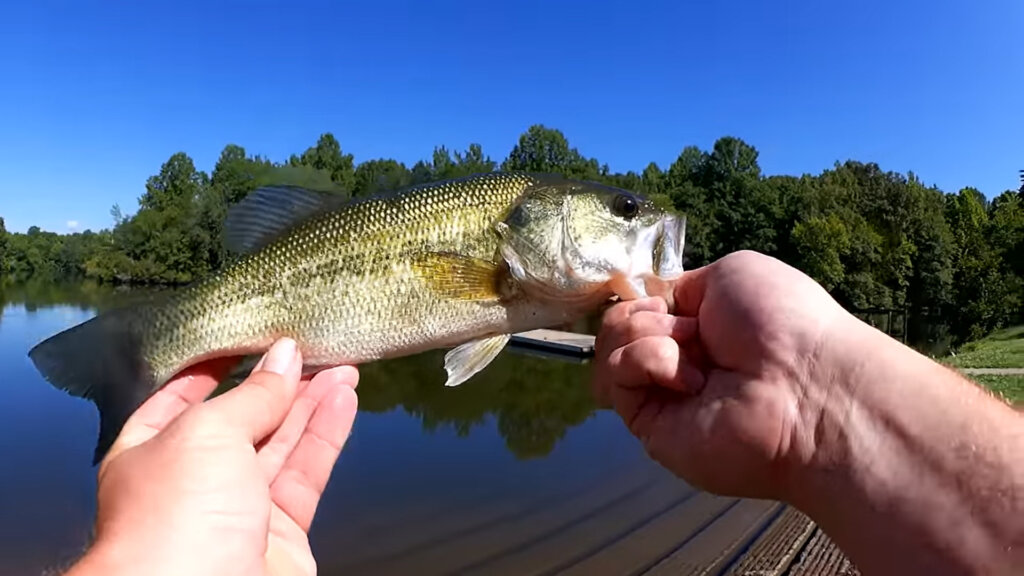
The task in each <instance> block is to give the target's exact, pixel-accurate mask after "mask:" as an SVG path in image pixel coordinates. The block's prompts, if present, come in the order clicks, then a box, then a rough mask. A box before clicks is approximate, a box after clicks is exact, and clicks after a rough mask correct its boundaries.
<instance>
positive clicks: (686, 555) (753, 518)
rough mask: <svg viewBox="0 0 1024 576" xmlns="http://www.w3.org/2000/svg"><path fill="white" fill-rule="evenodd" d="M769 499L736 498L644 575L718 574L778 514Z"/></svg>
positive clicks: (775, 505)
mask: <svg viewBox="0 0 1024 576" xmlns="http://www.w3.org/2000/svg"><path fill="white" fill-rule="evenodd" d="M781 507H782V505H781V504H779V503H778V502H774V501H771V500H739V501H737V502H736V503H735V504H734V505H733V506H730V507H729V508H728V509H727V510H726V511H725V512H724V513H723V514H721V516H720V517H718V518H715V519H714V521H712V522H710V523H709V524H708V525H707V526H706V527H705V528H704V529H703V530H700V531H699V532H698V533H697V534H696V535H694V536H693V537H692V538H688V539H685V540H682V542H683V544H682V546H679V547H678V549H677V550H676V551H675V552H673V553H672V554H671V555H669V556H668V557H665V558H664V560H662V561H660V562H658V563H657V564H655V565H654V566H653V567H652V568H651V569H650V570H648V571H647V572H645V573H644V575H645V576H667V575H670V574H671V575H673V576H679V575H682V574H687V575H691V574H693V575H696V574H700V575H706V574H718V573H719V572H721V571H722V570H723V569H724V568H725V567H726V566H727V565H728V564H729V563H731V562H732V561H733V560H734V559H735V558H736V557H737V556H738V555H739V554H740V553H741V552H742V551H743V548H744V547H745V546H746V545H747V544H748V543H749V542H751V541H752V540H754V539H755V538H756V537H757V535H758V534H759V533H760V532H761V530H762V529H763V528H764V527H765V526H766V525H768V524H769V523H770V522H771V521H772V520H773V519H774V518H775V517H776V515H777V514H778V512H779V510H780V509H781Z"/></svg>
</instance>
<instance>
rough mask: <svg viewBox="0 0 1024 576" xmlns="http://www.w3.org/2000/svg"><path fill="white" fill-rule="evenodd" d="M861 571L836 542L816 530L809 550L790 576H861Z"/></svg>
mask: <svg viewBox="0 0 1024 576" xmlns="http://www.w3.org/2000/svg"><path fill="white" fill-rule="evenodd" d="M859 575H860V571H859V570H858V569H857V567H856V566H854V565H853V563H852V562H850V560H849V559H848V558H847V557H846V555H845V554H843V552H842V551H841V550H840V549H839V547H838V546H836V544H835V542H833V541H832V539H831V538H829V537H828V535H827V534H825V532H824V531H822V529H821V528H815V530H814V536H813V537H812V538H811V541H810V543H809V544H808V545H807V549H806V550H804V552H803V553H802V554H801V555H800V560H799V562H797V564H796V565H795V566H793V569H792V570H791V571H790V572H789V576H859Z"/></svg>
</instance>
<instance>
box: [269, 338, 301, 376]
mask: <svg viewBox="0 0 1024 576" xmlns="http://www.w3.org/2000/svg"><path fill="white" fill-rule="evenodd" d="M293 358H295V341H294V340H292V339H291V338H281V339H280V340H278V341H277V342H275V343H274V345H273V346H271V347H270V350H268V351H267V355H266V356H265V357H264V359H263V369H264V370H266V371H268V372H274V373H275V374H284V373H285V371H286V370H288V367H289V366H290V365H291V363H292V359H293Z"/></svg>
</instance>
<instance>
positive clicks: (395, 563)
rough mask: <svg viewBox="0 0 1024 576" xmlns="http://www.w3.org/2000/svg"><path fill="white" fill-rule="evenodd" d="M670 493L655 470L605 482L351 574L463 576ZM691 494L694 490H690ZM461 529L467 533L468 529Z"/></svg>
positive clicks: (674, 487) (435, 540) (353, 569)
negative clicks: (613, 509) (592, 519)
mask: <svg viewBox="0 0 1024 576" xmlns="http://www.w3.org/2000/svg"><path fill="white" fill-rule="evenodd" d="M670 489H671V490H675V491H678V490H679V487H678V486H677V485H671V484H670V483H669V482H668V479H667V477H666V475H665V474H662V473H660V471H657V470H654V471H653V474H652V473H651V472H647V473H640V474H631V475H629V477H627V478H621V479H617V480H616V479H606V480H605V481H602V482H600V483H595V485H594V486H593V487H591V488H590V489H588V490H581V491H580V492H579V493H578V494H575V495H572V496H568V497H566V498H563V499H562V500H560V501H558V502H549V503H547V505H545V506H543V507H540V508H533V509H530V510H527V511H524V512H522V513H519V514H512V515H507V516H506V517H505V518H503V519H502V521H500V522H494V521H487V522H486V524H485V525H483V526H479V527H478V528H477V529H473V530H465V529H463V530H459V531H458V533H452V532H449V533H448V537H445V538H437V537H436V532H435V531H434V530H431V531H430V532H431V534H432V535H434V538H431V541H430V545H427V546H424V545H422V544H421V545H417V546H414V547H412V548H410V549H407V550H404V551H401V552H396V553H394V554H391V555H389V556H388V557H386V558H379V559H377V561H375V562H373V563H372V569H370V567H369V566H366V565H363V566H349V567H347V570H348V571H349V572H350V573H363V569H364V568H365V569H367V571H371V572H372V573H373V574H417V575H428V574H450V573H452V572H458V573H460V574H462V573H465V570H466V569H467V567H473V566H475V565H477V564H481V563H486V562H489V561H490V560H491V559H493V558H495V557H499V556H501V555H503V554H506V553H507V552H508V551H509V550H515V549H517V548H520V547H524V546H528V545H529V544H530V543H531V542H532V541H534V540H537V539H539V538H545V537H548V536H549V535H551V534H555V533H558V532H560V531H564V530H566V529H567V527H571V526H573V525H575V524H577V523H579V522H580V521H581V520H582V519H585V518H586V517H588V516H589V515H593V514H595V513H601V511H603V510H604V509H606V508H607V507H609V506H615V505H620V506H621V505H633V506H642V505H643V503H644V502H645V501H646V500H648V499H651V498H664V497H665V496H664V492H667V491H669V490H670ZM687 489H689V490H692V488H689V487H687ZM491 518H494V517H493V516H491ZM438 522H439V523H444V515H443V514H440V515H439V517H438ZM459 524H460V525H461V526H463V527H464V526H467V525H468V524H469V523H467V522H460V523H459Z"/></svg>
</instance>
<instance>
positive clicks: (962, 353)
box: [942, 326, 1024, 368]
mask: <svg viewBox="0 0 1024 576" xmlns="http://www.w3.org/2000/svg"><path fill="white" fill-rule="evenodd" d="M942 361H943V362H944V363H946V364H948V365H950V366H955V367H957V368H1024V326H1014V327H1013V328H1006V329H1003V330H999V331H996V332H993V333H992V334H989V335H988V336H986V337H984V338H982V339H981V340H975V341H974V342H968V343H967V344H964V345H963V346H962V347H961V348H960V350H958V351H957V352H956V353H955V354H952V355H949V356H947V357H945V358H943V359H942Z"/></svg>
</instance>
